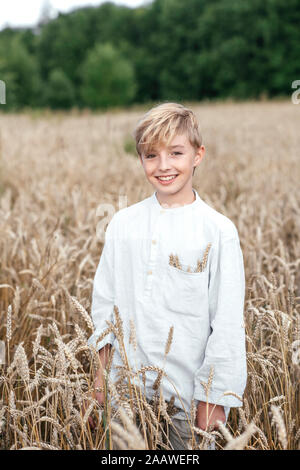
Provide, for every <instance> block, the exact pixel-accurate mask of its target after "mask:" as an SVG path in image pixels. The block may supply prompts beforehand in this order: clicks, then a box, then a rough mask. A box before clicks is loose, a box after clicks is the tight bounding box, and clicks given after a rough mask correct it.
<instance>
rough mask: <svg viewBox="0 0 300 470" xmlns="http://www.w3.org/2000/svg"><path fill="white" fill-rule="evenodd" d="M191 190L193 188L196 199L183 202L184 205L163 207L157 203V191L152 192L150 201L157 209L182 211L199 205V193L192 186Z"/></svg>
mask: <svg viewBox="0 0 300 470" xmlns="http://www.w3.org/2000/svg"><path fill="white" fill-rule="evenodd" d="M192 190H193V192H194V194H195V195H196V199H195V200H194V201H193V202H191V203H190V204H185V205H183V206H179V207H169V208H166V207H163V206H162V205H161V204H160V203H159V201H158V199H157V197H156V193H157V191H155V192H154V193H153V194H152V196H150V202H151V204H152V205H153V206H154V207H156V208H157V209H160V210H164V211H166V212H172V213H173V212H182V211H187V210H192V209H193V208H194V207H196V206H198V205H200V204H201V201H202V200H201V198H200V196H199V194H198V192H197V191H196V190H195V189H194V188H192Z"/></svg>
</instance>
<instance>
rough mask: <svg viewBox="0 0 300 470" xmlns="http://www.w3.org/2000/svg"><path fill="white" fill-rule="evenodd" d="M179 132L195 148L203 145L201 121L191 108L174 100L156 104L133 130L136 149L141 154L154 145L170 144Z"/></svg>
mask: <svg viewBox="0 0 300 470" xmlns="http://www.w3.org/2000/svg"><path fill="white" fill-rule="evenodd" d="M178 134H186V136H187V137H188V139H189V141H190V144H191V145H192V146H193V147H194V148H195V149H197V148H198V147H200V146H201V145H202V136H201V133H200V128H199V123H198V121H197V118H196V116H195V114H194V113H193V111H192V110H191V109H189V108H186V107H185V106H183V105H182V104H179V103H172V102H166V103H162V104H159V105H157V106H154V107H153V108H151V109H150V110H149V111H148V112H147V113H146V114H145V115H144V116H142V118H141V119H140V120H139V122H138V123H137V125H136V127H135V129H134V131H133V138H134V139H135V146H136V151H137V153H138V155H139V156H141V155H142V153H144V154H146V153H147V152H149V151H150V149H152V148H153V147H154V145H157V144H165V145H166V146H168V145H169V144H170V142H171V141H172V140H173V138H174V137H175V136H176V135H178ZM194 171H195V168H194ZM193 174H194V173H193Z"/></svg>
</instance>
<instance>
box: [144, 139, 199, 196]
mask: <svg viewBox="0 0 300 470" xmlns="http://www.w3.org/2000/svg"><path fill="white" fill-rule="evenodd" d="M204 154H205V147H204V145H201V147H199V148H198V149H197V150H196V149H195V148H194V147H193V146H192V145H191V143H190V141H189V139H188V137H187V136H186V135H185V134H181V135H177V136H175V138H174V139H173V140H172V141H171V142H170V146H169V148H166V147H165V146H161V147H160V148H153V149H152V150H151V151H149V152H147V153H146V154H144V153H142V155H141V156H140V159H141V163H142V165H143V168H144V171H145V174H146V177H147V179H148V181H149V183H151V184H152V186H154V188H155V189H156V190H157V193H158V194H160V196H161V199H165V200H166V198H167V197H168V196H171V195H175V194H177V196H176V199H178V200H179V199H180V195H179V193H180V194H181V196H182V198H184V197H188V195H189V194H191V193H192V176H193V170H194V167H196V166H198V165H199V164H200V162H201V160H202V158H203V157H204ZM175 175H176V176H175ZM159 176H175V178H173V179H171V180H169V181H162V180H160V179H159Z"/></svg>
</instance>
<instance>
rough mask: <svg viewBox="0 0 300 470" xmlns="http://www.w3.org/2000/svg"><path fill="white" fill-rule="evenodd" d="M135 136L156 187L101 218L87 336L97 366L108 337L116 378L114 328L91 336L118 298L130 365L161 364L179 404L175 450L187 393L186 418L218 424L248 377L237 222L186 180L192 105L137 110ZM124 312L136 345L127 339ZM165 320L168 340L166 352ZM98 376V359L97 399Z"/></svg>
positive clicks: (195, 143) (184, 436)
mask: <svg viewBox="0 0 300 470" xmlns="http://www.w3.org/2000/svg"><path fill="white" fill-rule="evenodd" d="M134 137H135V140H136V149H137V153H138V156H139V159H140V162H141V164H142V166H143V169H144V172H145V176H146V178H147V180H148V181H149V183H150V184H151V185H152V186H153V188H154V189H155V192H154V193H153V194H152V196H150V197H148V198H146V199H144V200H143V201H140V202H138V203H136V204H133V205H132V206H130V207H126V208H124V209H121V210H120V211H118V212H117V213H116V214H115V215H114V216H113V218H112V219H111V221H110V223H109V225H108V227H107V230H106V237H105V245H104V248H103V252H102V255H101V259H100V262H99V265H98V268H97V272H96V275H95V280H94V288H93V301H92V318H93V321H94V324H95V332H94V334H93V335H92V336H91V337H90V338H89V344H90V345H92V346H94V347H96V349H97V350H99V357H100V361H101V364H102V367H106V364H107V360H108V354H107V353H109V350H110V348H111V345H114V347H115V348H116V351H115V354H114V359H113V361H114V362H113V364H112V368H111V379H112V380H113V379H114V377H115V375H114V374H115V372H114V371H115V369H114V364H115V365H118V364H122V360H121V355H120V354H119V349H118V342H117V341H116V340H115V338H114V335H113V334H112V333H110V334H109V335H107V336H106V337H105V338H104V339H103V340H102V341H100V342H98V344H97V343H96V342H97V338H98V337H99V336H100V334H101V333H102V332H103V330H105V328H107V323H106V320H110V321H112V322H113V321H114V316H113V306H114V305H117V306H118V308H119V312H120V315H121V317H122V320H123V322H124V325H125V327H124V336H125V347H126V351H128V354H129V359H130V365H131V367H132V369H133V370H135V367H136V365H137V367H138V368H140V367H142V366H149V365H154V366H158V367H164V370H165V372H166V377H163V378H162V381H161V385H160V386H161V389H162V392H163V396H164V398H165V399H166V400H169V399H170V398H171V397H172V396H173V395H174V396H175V406H176V407H177V408H179V410H180V411H179V412H178V413H177V414H176V415H175V416H174V417H173V423H174V429H176V430H177V432H174V431H172V430H171V429H170V441H171V444H172V446H173V448H174V449H186V448H187V445H188V444H187V443H188V440H189V438H190V425H189V424H190V421H189V420H190V419H191V403H192V400H193V399H194V403H195V404H196V422H195V423H192V424H195V425H196V426H197V427H198V428H200V429H203V430H209V429H217V428H218V420H219V421H221V422H223V423H226V420H227V417H228V413H229V410H230V407H239V406H242V402H241V400H240V399H239V398H238V397H239V396H240V397H241V396H242V394H243V392H244V389H245V386H246V379H247V370H246V350H245V330H244V318H243V308H244V294H245V277H244V265H243V255H242V251H241V248H240V243H239V236H238V232H237V229H236V227H235V225H234V223H233V222H232V221H231V220H230V219H229V218H227V217H226V216H224V215H222V214H221V213H219V212H217V211H216V210H214V209H213V208H212V207H210V206H209V205H208V204H206V203H205V202H204V201H203V200H202V199H201V198H200V196H199V194H198V192H197V191H196V190H195V189H194V188H193V187H192V177H193V174H194V171H195V168H196V167H197V166H199V165H200V163H201V161H202V159H203V157H204V155H205V147H204V145H203V144H202V137H201V134H200V130H199V125H198V122H197V119H196V117H195V115H194V113H193V112H192V111H191V110H190V109H188V108H186V107H184V106H183V105H181V104H178V103H163V104H160V105H158V106H156V107H154V108H152V109H150V110H149V111H148V112H147V113H146V114H145V115H144V116H143V117H142V118H141V120H140V121H139V122H138V124H137V126H136V129H135V131H134ZM204 177H205V175H202V178H204ZM130 319H132V320H133V322H134V324H135V328H136V337H137V349H136V351H134V350H133V348H132V345H131V344H129V332H130V326H129V322H130ZM171 327H173V340H172V344H171V348H170V351H169V352H168V355H167V357H166V359H165V361H164V360H163V356H164V350H165V343H166V340H167V337H168V334H169V331H170V328H171ZM156 378H157V372H153V373H151V372H149V373H147V374H146V379H147V381H146V394H147V399H148V398H149V400H150V399H151V397H152V395H153V393H154V390H153V384H154V382H155V380H156ZM209 382H211V383H210V386H208V387H205V384H209ZM103 383H104V381H103V372H102V368H100V369H99V371H98V373H97V378H96V380H95V387H96V397H97V399H98V400H99V402H102V401H103V399H104V395H103V391H102V389H101V387H103ZM225 392H233V394H232V393H230V394H227V393H225ZM224 393H225V394H224ZM179 397H180V398H179ZM178 434H179V435H180V438H178ZM211 448H214V446H212V447H211Z"/></svg>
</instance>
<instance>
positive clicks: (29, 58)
mask: <svg viewBox="0 0 300 470" xmlns="http://www.w3.org/2000/svg"><path fill="white" fill-rule="evenodd" d="M0 77H1V80H3V81H4V82H5V84H6V103H7V104H6V106H7V108H8V109H20V108H23V107H25V106H36V105H37V104H38V97H39V94H40V92H41V80H40V75H39V69H38V64H37V61H36V58H35V56H34V55H32V54H30V53H29V52H28V51H27V50H26V48H25V47H24V45H23V44H22V41H21V36H19V35H15V36H13V37H12V39H11V40H10V41H5V40H3V41H0Z"/></svg>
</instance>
